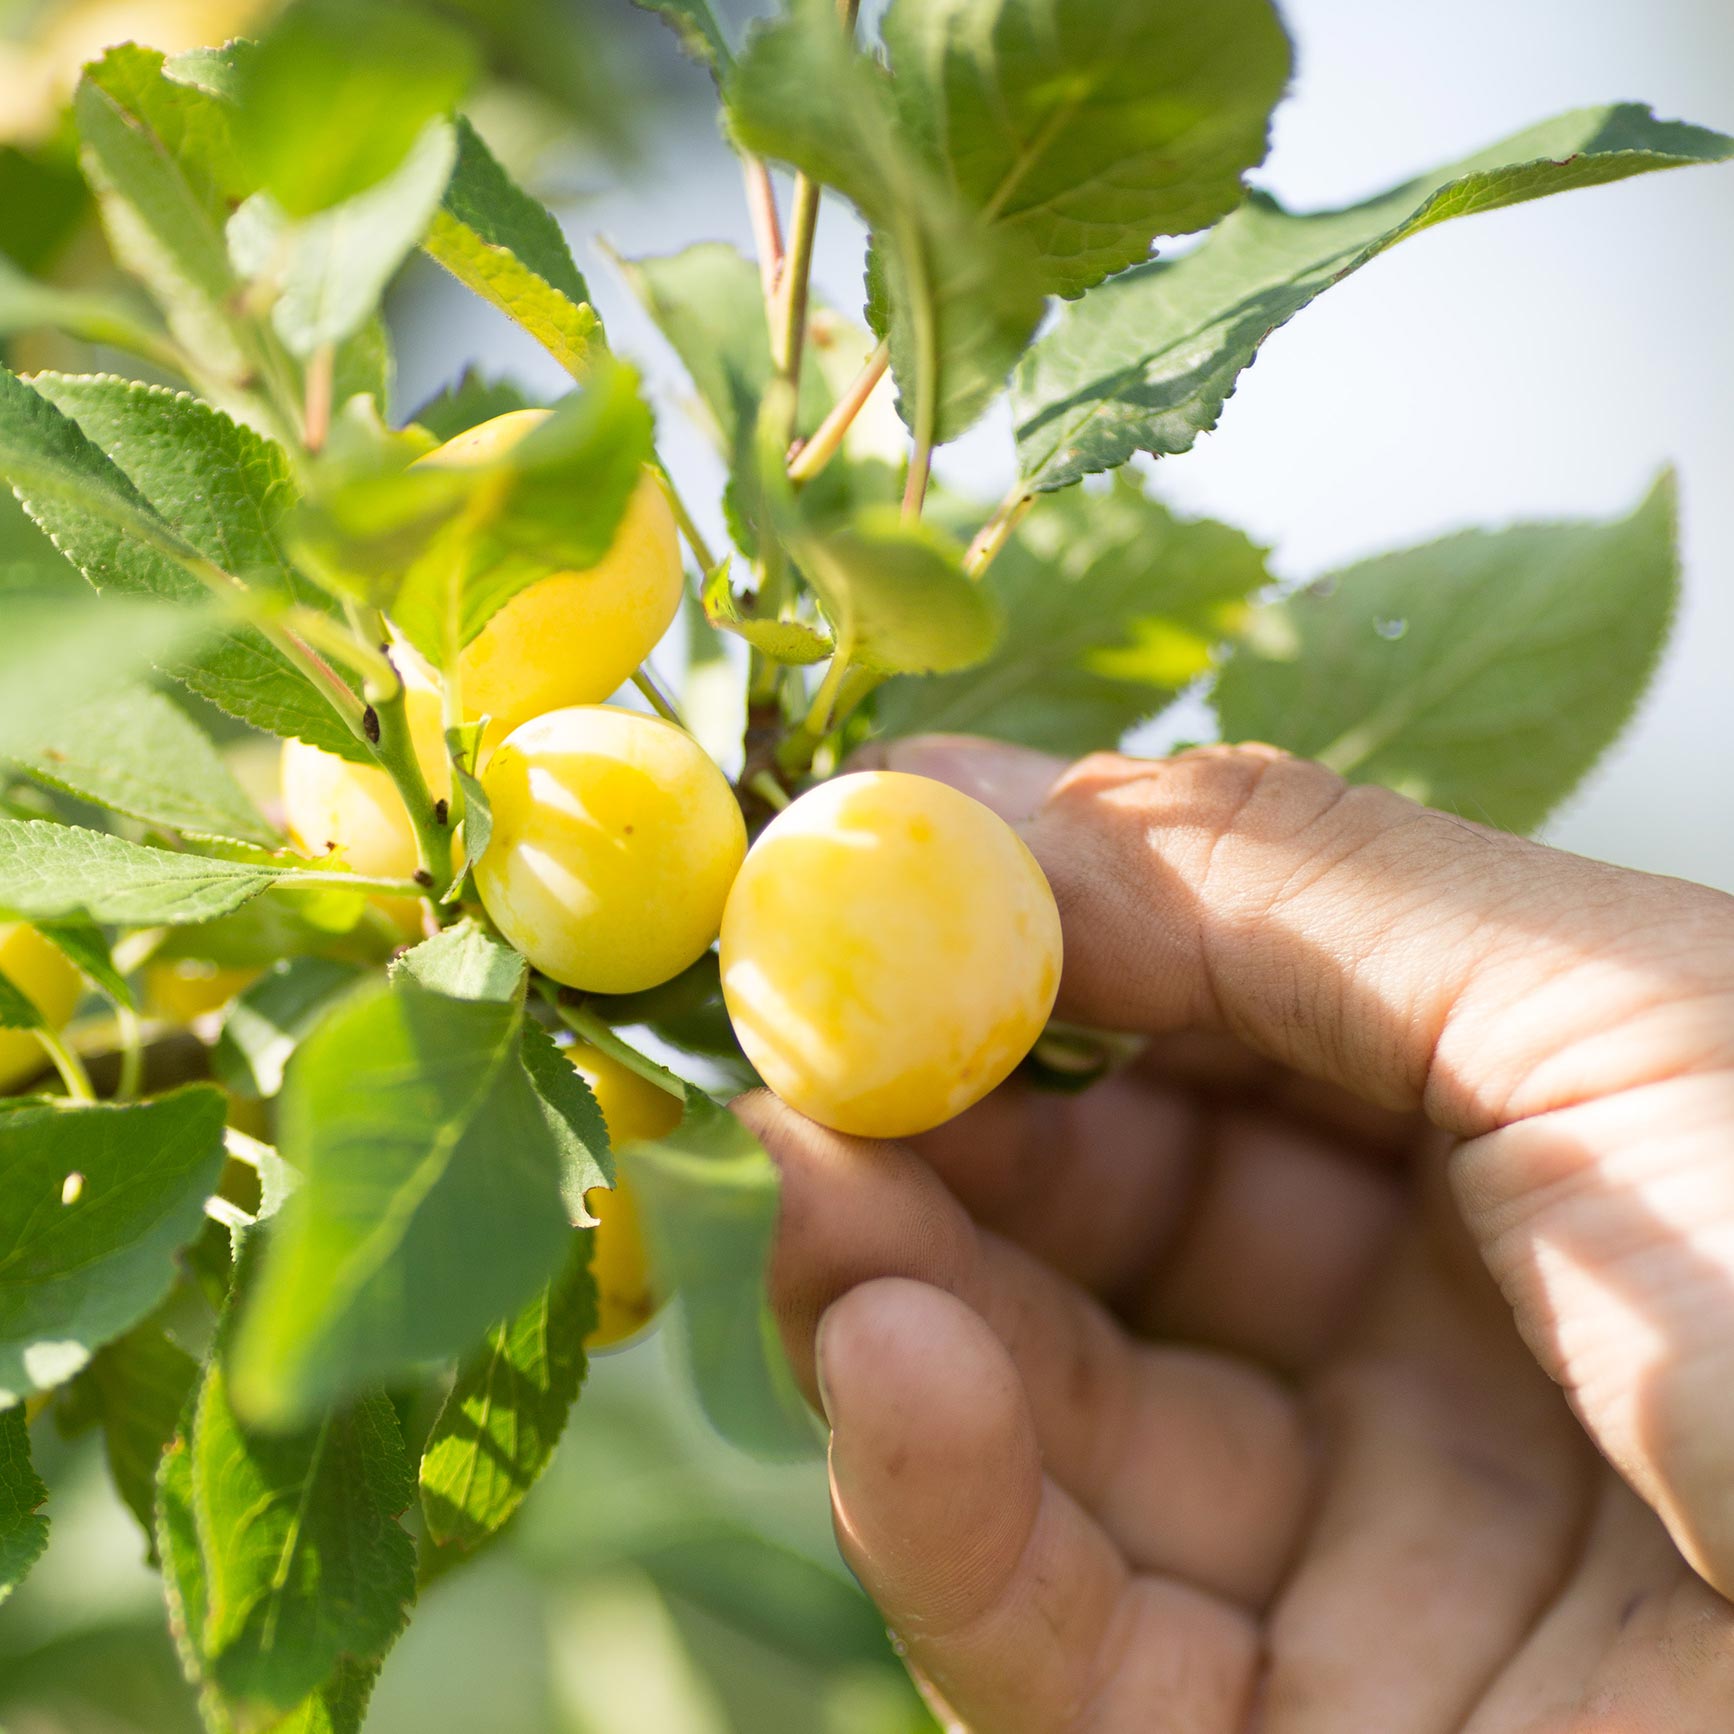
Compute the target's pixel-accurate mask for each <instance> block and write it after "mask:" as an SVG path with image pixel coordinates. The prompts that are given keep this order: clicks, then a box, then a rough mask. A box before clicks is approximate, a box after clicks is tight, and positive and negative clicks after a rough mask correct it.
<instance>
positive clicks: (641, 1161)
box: [628, 1091, 819, 1457]
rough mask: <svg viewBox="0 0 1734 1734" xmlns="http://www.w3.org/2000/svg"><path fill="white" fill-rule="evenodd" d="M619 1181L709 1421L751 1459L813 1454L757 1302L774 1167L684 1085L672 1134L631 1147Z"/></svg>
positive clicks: (804, 1412) (739, 1129)
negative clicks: (633, 1197)
mask: <svg viewBox="0 0 1734 1734" xmlns="http://www.w3.org/2000/svg"><path fill="white" fill-rule="evenodd" d="M628 1177H629V1179H630V1180H631V1182H632V1184H633V1186H634V1187H635V1188H636V1189H637V1192H638V1195H639V1197H640V1199H641V1200H642V1202H643V1206H644V1214H645V1221H646V1226H647V1228H648V1229H649V1233H650V1240H651V1245H652V1248H653V1251H654V1253H655V1255H656V1268H657V1271H658V1274H659V1276H660V1277H661V1279H662V1282H663V1284H664V1286H665V1287H667V1288H668V1289H669V1290H670V1291H671V1292H673V1293H676V1294H678V1295H679V1297H680V1298H681V1300H682V1302H683V1305H682V1308H681V1319H682V1326H683V1337H684V1343H685V1349H686V1357H687V1364H688V1367H689V1369H690V1371H691V1376H692V1379H693V1383H694V1386H695V1388H696V1390H697V1393H698V1398H699V1401H700V1402H701V1403H702V1404H703V1406H704V1411H705V1413H706V1415H708V1416H709V1418H710V1420H711V1423H712V1425H714V1426H715V1427H716V1428H717V1430H718V1431H719V1432H720V1433H721V1434H722V1435H723V1437H724V1438H725V1439H728V1440H729V1441H730V1442H731V1443H733V1444H735V1445H738V1446H740V1447H741V1448H742V1449H743V1450H746V1451H751V1452H753V1453H755V1454H756V1455H759V1456H765V1457H792V1456H807V1455H810V1454H812V1453H813V1452H814V1451H816V1450H817V1448H818V1437H819V1435H818V1429H817V1426H816V1425H815V1423H814V1421H813V1417H812V1415H811V1413H810V1412H809V1411H808V1409H807V1407H806V1405H805V1403H804V1402H803V1401H802V1399H801V1396H800V1392H799V1390H798V1389H797V1388H796V1385H795V1381H794V1376H793V1375H792V1374H791V1373H790V1371H789V1367H788V1362H787V1360H786V1358H785V1356H784V1354H783V1347H782V1339H781V1337H780V1336H779V1334H778V1330H777V1324H776V1321H775V1319H773V1318H772V1316H771V1312H770V1308H769V1306H768V1304H767V1303H766V1300H765V1270H766V1265H767V1262H768V1260H769V1257H770V1250H771V1244H772V1241H773V1240H774V1238H775V1234H776V1223H777V1204H778V1198H779V1195H780V1185H781V1183H780V1181H779V1180H778V1176H777V1168H776V1164H775V1163H774V1162H772V1161H771V1159H770V1157H769V1156H768V1155H766V1154H765V1151H764V1150H763V1148H762V1147H761V1146H760V1144H759V1142H758V1140H757V1139H756V1138H754V1137H753V1135H752V1134H751V1133H750V1132H749V1131H747V1129H746V1128H745V1127H744V1126H743V1125H741V1123H740V1122H739V1121H738V1120H736V1119H735V1118H734V1116H733V1115H732V1114H729V1113H728V1112H726V1111H725V1110H724V1109H722V1108H719V1107H718V1106H717V1105H716V1104H715V1103H714V1102H712V1101H711V1100H710V1099H709V1098H708V1097H706V1096H703V1095H700V1094H699V1093H698V1092H697V1091H692V1092H689V1094H688V1098H687V1111H686V1117H685V1119H683V1120H682V1122H681V1124H680V1126H679V1127H678V1128H677V1129H676V1130H675V1131H673V1132H671V1133H669V1134H668V1136H667V1137H665V1138H657V1139H653V1140H651V1141H649V1142H646V1143H641V1144H635V1145H634V1146H633V1149H632V1157H631V1161H630V1164H629V1174H628Z"/></svg>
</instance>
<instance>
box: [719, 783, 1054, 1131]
mask: <svg viewBox="0 0 1734 1734" xmlns="http://www.w3.org/2000/svg"><path fill="white" fill-rule="evenodd" d="M1059 981H1060V917H1059V911H1058V910H1057V909H1056V908H1055V906H1054V898H1053V893H1052V892H1051V891H1050V890H1049V889H1048V882H1047V880H1046V879H1045V878H1043V876H1042V870H1041V868H1040V867H1038V866H1037V865H1036V860H1035V857H1034V856H1033V855H1031V854H1030V852H1029V850H1028V849H1026V848H1025V847H1024V845H1023V842H1022V840H1021V839H1020V838H1019V837H1018V835H1017V833H1016V832H1015V831H1013V830H1012V828H1011V827H1010V826H1009V825H1007V824H1006V823H1005V821H1004V820H1002V819H1001V818H999V817H998V815H997V814H995V813H992V812H990V811H989V810H988V809H987V808H986V807H984V806H982V805H981V804H980V803H979V802H977V801H972V800H971V799H970V798H969V797H968V796H967V795H961V794H959V793H958V792H957V791H956V790H955V789H952V788H948V787H947V786H946V785H945V784H943V783H936V782H933V781H931V780H929V779H928V778H926V777H913V776H908V775H905V774H903V773H900V772H896V771H865V772H860V773H858V774H855V775H852V776H845V777H838V778H836V779H835V780H834V781H832V782H829V783H823V784H821V785H820V786H819V787H818V788H816V789H813V790H811V791H810V792H809V793H807V794H805V795H802V796H801V798H800V799H799V800H797V801H796V802H795V803H794V805H793V806H791V807H790V808H789V809H788V810H787V811H786V812H783V813H780V814H778V816H777V817H776V818H775V819H774V820H772V822H771V823H770V824H769V825H768V826H767V827H766V828H765V830H764V832H763V834H762V835H761V836H760V837H759V839H758V841H757V842H756V843H755V844H754V845H753V848H752V852H751V853H750V854H749V855H748V856H747V859H746V864H745V865H744V866H743V867H742V868H741V871H740V874H739V876H738V877H737V879H736V880H735V886H734V890H733V891H732V892H731V893H730V894H729V901H728V908H727V910H726V912H725V913H724V915H723V925H722V983H723V997H724V999H725V1000H726V1001H727V1003H728V1010H729V1017H730V1019H731V1020H732V1021H733V1023H734V1027H735V1034H736V1035H737V1036H739V1038H740V1042H741V1046H742V1047H743V1048H744V1049H745V1050H746V1055H747V1058H748V1059H749V1060H751V1061H752V1063H753V1065H754V1067H755V1068H756V1069H757V1071H758V1073H759V1075H760V1076H761V1077H762V1078H763V1079H764V1080H765V1082H766V1083H767V1084H769V1085H770V1087H771V1088H772V1089H773V1090H774V1091H776V1093H777V1094H778V1095H779V1096H781V1097H782V1098H783V1100H784V1101H785V1102H787V1103H788V1104H789V1105H790V1106H791V1107H793V1108H796V1109H798V1110H799V1111H800V1112H801V1113H803V1114H805V1115H806V1116H807V1117H808V1118H809V1119H813V1120H817V1121H819V1122H820V1123H821V1124H822V1125H826V1126H830V1127H832V1128H834V1129H835V1130H837V1131H839V1132H853V1133H857V1134H859V1135H861V1136H864V1137H873V1138H901V1137H906V1136H908V1135H909V1134H910V1133H913V1132H923V1131H926V1130H927V1129H928V1128H929V1127H931V1126H937V1125H939V1124H940V1123H941V1122H943V1121H945V1120H949V1119H950V1118H951V1117H952V1116H953V1115H954V1114H959V1113H961V1112H962V1111H963V1110H964V1109H965V1108H967V1107H968V1106H969V1105H970V1104H971V1103H972V1102H977V1101H979V1100H980V1099H981V1098H982V1097H983V1096H985V1095H986V1094H987V1093H988V1091H989V1090H991V1089H993V1087H994V1086H995V1085H996V1084H998V1083H1000V1082H1001V1081H1002V1080H1003V1079H1004V1078H1005V1077H1006V1076H1007V1074H1008V1073H1010V1071H1011V1069H1012V1068H1013V1067H1014V1066H1015V1065H1016V1064H1017V1063H1018V1061H1019V1060H1021V1059H1022V1058H1023V1057H1024V1055H1025V1054H1026V1053H1028V1052H1029V1049H1030V1047H1031V1045H1032V1044H1033V1043H1034V1042H1035V1039H1036V1037H1037V1036H1039V1035H1040V1034H1041V1032H1042V1026H1043V1024H1044V1023H1046V1021H1047V1016H1048V1013H1049V1012H1050V1011H1051V1010H1052V1009H1053V1004H1054V995H1055V993H1056V992H1057V991H1058V988H1059Z"/></svg>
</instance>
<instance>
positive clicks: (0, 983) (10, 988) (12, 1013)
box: [0, 974, 48, 1030]
mask: <svg viewBox="0 0 1734 1734" xmlns="http://www.w3.org/2000/svg"><path fill="white" fill-rule="evenodd" d="M47 1027H48V1025H47V1023H46V1021H45V1020H44V1018H43V1016H42V1009H41V1007H40V1006H38V1005H37V1003H36V1001H35V1000H33V999H32V998H31V997H30V996H29V994H27V993H26V992H25V991H24V990H23V988H21V987H19V986H18V984H17V983H16V982H15V981H13V980H12V978H11V977H10V976H9V975H4V974H0V1030H40V1029H46V1028H47Z"/></svg>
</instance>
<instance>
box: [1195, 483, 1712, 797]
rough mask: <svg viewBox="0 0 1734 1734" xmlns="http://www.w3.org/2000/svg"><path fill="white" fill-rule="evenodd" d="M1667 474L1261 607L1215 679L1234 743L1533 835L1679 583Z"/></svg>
mask: <svg viewBox="0 0 1734 1734" xmlns="http://www.w3.org/2000/svg"><path fill="white" fill-rule="evenodd" d="M1675 536H1676V528H1675V502H1674V484H1673V478H1672V476H1664V477H1663V478H1662V480H1661V481H1660V482H1659V483H1658V484H1657V485H1656V487H1655V489H1654V490H1653V491H1652V492H1651V494H1650V496H1649V498H1648V499H1647V500H1645V501H1644V503H1643V504H1642V505H1641V506H1639V508H1638V509H1637V511H1636V512H1634V513H1633V514H1632V516H1631V517H1629V518H1624V519H1620V520H1618V521H1616V522H1614V523H1602V524H1582V523H1578V524H1528V525H1521V526H1519V527H1517V528H1516V529H1511V530H1504V531H1499V532H1487V531H1471V532H1468V533H1466V534H1463V535H1459V536H1451V537H1447V538H1446V539H1445V540H1444V541H1442V542H1435V543H1432V544H1430V545H1428V546H1426V547H1422V548H1413V549H1410V550H1407V551H1406V552H1403V553H1398V554H1387V555H1384V556H1382V557H1381V558H1378V559H1374V560H1369V561H1366V562H1365V563H1364V564H1362V565H1359V566H1353V567H1350V568H1349V569H1348V570H1347V571H1344V572H1339V573H1336V574H1334V575H1333V576H1332V577H1330V578H1326V579H1323V580H1321V581H1320V582H1319V583H1318V584H1315V585H1313V586H1312V587H1310V588H1309V589H1307V590H1303V591H1301V592H1299V593H1298V594H1296V595H1294V596H1291V597H1288V598H1285V599H1284V600H1282V601H1280V602H1275V603H1272V604H1270V605H1269V606H1267V607H1265V608H1263V609H1261V610H1260V611H1259V612H1258V614H1257V615H1256V616H1255V617H1254V619H1253V621H1252V623H1251V625H1250V626H1249V628H1248V630H1247V634H1246V643H1245V645H1244V646H1243V648H1242V649H1240V650H1239V651H1237V652H1236V654H1235V655H1234V657H1233V658H1232V660H1231V661H1230V662H1229V663H1228V665H1227V667H1226V668H1225V669H1224V670H1223V673H1222V678H1221V680H1220V682H1219V683H1218V686H1217V693H1216V704H1217V711H1218V714H1219V716H1220V717H1221V721H1222V729H1223V733H1224V735H1225V737H1226V738H1228V739H1231V740H1241V739H1257V740H1263V741H1270V742H1272V743H1274V744H1275V745H1277V746H1282V747H1287V748H1289V749H1290V750H1292V751H1294V752H1297V753H1302V754H1305V755H1306V756H1307V757H1309V758H1317V759H1320V760H1322V761H1323V762H1324V763H1325V764H1327V765H1329V766H1331V767H1332V768H1333V769H1334V770H1337V771H1340V772H1341V773H1342V774H1343V775H1344V776H1346V777H1348V778H1349V779H1350V780H1351V781H1354V782H1371V783H1384V784H1386V785H1388V786H1389V787H1391V788H1394V789H1398V790H1400V791H1401V792H1402V793H1404V794H1407V795H1412V796H1413V797H1414V798H1415V799H1416V800H1419V801H1425V802H1427V803H1429V804H1430V805H1433V806H1436V807H1443V808H1445V809H1446V810H1447V811H1450V812H1456V813H1461V814H1463V815H1464V816H1465V817H1467V818H1471V819H1480V820H1484V821H1485V822H1487V823H1488V824H1492V825H1502V826H1504V827H1505V828H1506V829H1508V830H1513V831H1527V830H1531V829H1533V828H1534V827H1535V826H1536V825H1538V824H1540V822H1541V821H1542V819H1544V818H1545V817H1546V816H1547V814H1548V813H1549V812H1550V811H1551V810H1552V809H1553V807H1555V806H1556V805H1557V804H1558V803H1559V802H1560V801H1561V800H1563V799H1564V798H1565V796H1566V795H1568V794H1569V793H1570V792H1571V790H1572V789H1573V788H1574V787H1575V786H1576V785H1577V783H1578V781H1579V779H1580V778H1581V777H1582V776H1583V775H1584V774H1585V772H1587V771H1588V770H1589V768H1590V767H1591V765H1593V764H1594V763H1595V761H1596V760H1597V759H1598V758H1599V757H1600V756H1601V754H1602V752H1603V750H1604V749H1605V748H1606V747H1607V746H1609V745H1610V744H1611V743H1612V741H1613V740H1614V738H1615V737H1616V736H1617V735H1618V734H1619V732H1620V730H1621V728H1622V727H1623V726H1624V725H1625V723H1626V721H1627V719H1628V718H1629V717H1630V716H1631V714H1632V711H1633V710H1634V708H1635V707H1636V705H1637V701H1638V699H1639V698H1640V697H1641V696H1642V694H1643V691H1644V688H1645V687H1646V686H1647V685H1648V683H1649V680H1650V676H1651V675H1652V673H1653V672H1654V670H1655V666H1656V662H1657V660H1658V659H1659V657H1660V655H1661V652H1662V647H1663V645H1664V643H1665V641H1666V638H1667V633H1668V626H1669V623H1670V620H1671V618H1672V615H1673V611H1674V605H1675V602H1676V599H1677V596H1678V585H1679V572H1678V564H1677V555H1676V551H1675Z"/></svg>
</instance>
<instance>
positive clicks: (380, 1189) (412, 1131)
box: [234, 982, 567, 1424]
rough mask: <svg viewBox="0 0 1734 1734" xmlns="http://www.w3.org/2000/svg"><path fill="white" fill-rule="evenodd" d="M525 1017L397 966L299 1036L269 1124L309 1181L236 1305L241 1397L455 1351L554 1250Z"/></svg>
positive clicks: (542, 1272) (537, 1280) (280, 1414)
mask: <svg viewBox="0 0 1734 1734" xmlns="http://www.w3.org/2000/svg"><path fill="white" fill-rule="evenodd" d="M522 1018H523V1014H522V1010H521V1008H520V1007H519V1006H517V1005H516V1004H501V1003H498V1002H493V1001H486V1000H460V999H451V998H448V997H446V996H445V995H443V994H432V993H428V992H426V991H424V990H423V989H421V988H418V987H415V986H412V985H410V984H408V983H404V982H398V983H395V984H392V985H391V986H389V987H387V986H386V985H385V984H381V985H380V986H379V987H378V988H376V989H374V990H371V991H368V990H364V991H362V992H361V993H359V994H357V995H355V996H353V997H352V998H350V999H349V1000H347V1001H346V1002H345V1003H344V1004H343V1005H342V1006H341V1007H340V1008H339V1009H338V1010H337V1011H336V1012H335V1013H333V1014H332V1015H331V1016H330V1017H329V1018H327V1019H326V1021H325V1022H324V1023H323V1024H322V1025H321V1026H320V1027H319V1029H317V1030H316V1031H315V1032H314V1033H313V1034H312V1035H311V1036H310V1037H308V1039H307V1040H306V1041H305V1042H303V1043H302V1045H301V1048H300V1051H299V1052H298V1053H297V1054H296V1056H295V1059H294V1062H293V1064H292V1065H291V1066H290V1068H289V1073H288V1081H287V1083H286V1085H285V1087H284V1090H283V1095H282V1099H281V1104H280V1108H279V1113H278V1126H279V1133H280V1145H281V1149H282V1152H283V1155H284V1157H285V1158H286V1159H287V1160H288V1161H289V1162H290V1163H292V1164H293V1165H294V1166H295V1167H297V1168H299V1169H300V1170H301V1172H302V1174H303V1176H304V1179H303V1183H302V1185H301V1186H300V1187H299V1188H298V1190H297V1191H296V1192H295V1194H294V1196H293V1197H292V1198H291V1199H290V1200H289V1202H288V1204H287V1205H286V1206H285V1207H284V1210H283V1213H282V1218H281V1221H280V1223H279V1225H278V1226H277V1228H276V1230H275V1232H274V1234H273V1238H272V1242H271V1245H270V1246H269V1248H268V1250H267V1256H266V1261H265V1267H264V1271H263V1273H262V1276H261V1280H260V1283H259V1285H258V1289H257V1292H256V1293H255V1294H254V1295H253V1297H252V1302H251V1305H250V1307H249V1309H248V1310H247V1311H246V1312H245V1313H244V1314H243V1316H242V1321H241V1328H240V1333H239V1336H238V1339H237V1353H236V1356H235V1361H234V1367H235V1377H236V1380H237V1401H239V1402H240V1403H241V1405H242V1407H243V1409H244V1411H245V1412H247V1413H249V1414H251V1415H256V1416H258V1417H259V1418H260V1420H261V1421H264V1420H270V1421H271V1422H273V1423H274V1424H286V1423H289V1422H292V1421H296V1420H299V1419H301V1418H303V1417H305V1416H306V1415H308V1414H309V1413H311V1412H313V1411H314V1410H315V1409H316V1408H317V1407H318V1406H319V1405H320V1404H321V1403H323V1402H325V1401H326V1400H328V1399H329V1398H330V1397H332V1396H333V1395H335V1394H337V1393H339V1392H341V1391H344V1390H352V1389H355V1388H356V1387H358V1386H361V1385H365V1384H367V1383H369V1382H370V1381H372V1380H375V1379H378V1378H381V1377H388V1376H396V1375H399V1374H403V1373H408V1372H412V1371H414V1370H416V1369H417V1368H419V1367H421V1366H423V1365H424V1364H425V1363H427V1362H429V1361H434V1360H439V1359H441V1358H443V1357H445V1356H449V1355H455V1354H458V1353H461V1352H462V1351H463V1350H465V1349H466V1348H468V1347H469V1346H470V1345H471V1344H473V1343H474V1342H475V1341H476V1340H477V1339H478V1338H479V1337H480V1336H481V1334H482V1333H483V1332H484V1331H486V1330H487V1329H488V1328H489V1326H490V1325H492V1324H493V1323H494V1322H495V1321H496V1320H498V1319H500V1318H503V1317H506V1316H508V1315H509V1314H511V1313H512V1312H514V1311H515V1310H516V1309H517V1308H518V1307H519V1306H521V1305H522V1304H523V1303H524V1302H525V1301H526V1300H528V1299H529V1297H530V1296H531V1295H533V1294H534V1293H535V1291H536V1289H537V1288H538V1287H539V1286H540V1285H541V1284H542V1283H543V1282H545V1281H547V1280H548V1278H549V1276H550V1275H551V1274H552V1273H553V1271H554V1270H555V1268H556V1267H557V1266H558V1264H559V1262H560V1260H561V1258H562V1257H563V1256H564V1254H565V1247H566V1232H567V1223H566V1215H565V1211H564V1209H563V1207H562V1204H561V1199H560V1174H559V1164H558V1158H557V1154H556V1151H555V1149H554V1145H553V1140H552V1138H551V1136H550V1134H549V1131H548V1127H547V1123H546V1120H545V1118H544V1115H543V1111H542V1109H541V1106H540V1101H539V1098H538V1097H537V1095H536V1092H535V1091H534V1090H533V1089H532V1088H531V1086H530V1081H529V1078H528V1077H527V1075H526V1074H525V1071H524V1068H523V1065H522V1063H521V1062H520V1059H519V1051H520V1047H519V1031H520V1026H521V1024H522Z"/></svg>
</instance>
